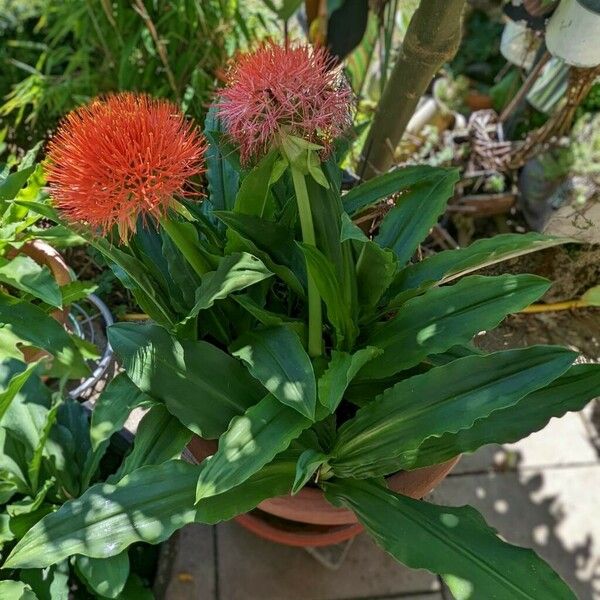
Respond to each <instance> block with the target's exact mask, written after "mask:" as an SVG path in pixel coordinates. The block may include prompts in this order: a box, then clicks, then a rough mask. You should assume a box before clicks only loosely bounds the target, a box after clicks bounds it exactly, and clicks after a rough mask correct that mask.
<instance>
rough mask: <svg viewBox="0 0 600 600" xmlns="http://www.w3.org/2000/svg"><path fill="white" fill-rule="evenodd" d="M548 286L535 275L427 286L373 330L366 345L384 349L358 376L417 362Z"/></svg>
mask: <svg viewBox="0 0 600 600" xmlns="http://www.w3.org/2000/svg"><path fill="white" fill-rule="evenodd" d="M549 287H550V284H549V283H548V281H547V280H545V279H542V278H541V277H536V276H534V275H500V276H498V277H482V276H481V275H472V276H470V277H466V278H464V279H461V280H460V281H459V282H458V283H456V284H455V285H452V286H445V287H441V288H435V289H431V290H428V291H427V292H426V293H425V294H423V295H422V296H418V297H416V298H413V299H411V300H409V301H408V302H407V303H406V304H405V305H404V306H402V308H401V309H400V310H399V311H398V314H397V315H396V316H395V317H394V318H393V319H390V320H389V321H385V322H383V323H380V324H379V325H378V326H377V327H376V328H375V329H373V331H372V333H371V335H370V336H368V338H367V340H366V343H367V344H369V345H370V346H377V347H378V348H381V349H383V350H384V353H383V355H381V356H379V357H377V358H376V359H375V360H373V361H371V362H370V363H368V364H367V365H366V366H365V367H364V368H363V369H362V370H361V372H360V373H359V375H358V379H360V380H365V379H383V378H385V377H389V376H391V375H394V374H395V373H398V372H400V371H402V370H405V369H408V368H410V367H413V366H415V365H417V364H418V363H420V362H421V361H422V360H423V359H424V358H425V357H426V356H427V355H430V354H438V353H440V352H444V351H446V350H448V349H449V348H451V347H452V346H455V345H460V344H467V343H468V342H469V341H470V340H471V338H472V337H473V336H474V335H475V334H477V333H479V332H480V331H484V330H488V329H492V328H494V327H495V326H496V325H498V323H499V322H500V321H501V320H502V319H503V318H504V317H505V316H506V315H508V314H510V313H513V312H516V311H519V310H521V309H523V308H525V307H526V306H528V305H529V304H531V303H532V302H533V301H534V300H536V299H538V298H540V297H541V296H542V295H543V294H544V293H545V292H546V290H547V289H548V288H549Z"/></svg>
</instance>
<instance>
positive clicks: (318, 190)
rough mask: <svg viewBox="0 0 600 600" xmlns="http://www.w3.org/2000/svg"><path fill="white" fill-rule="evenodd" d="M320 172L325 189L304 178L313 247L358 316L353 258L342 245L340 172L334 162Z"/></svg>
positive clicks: (353, 314) (350, 252)
mask: <svg viewBox="0 0 600 600" xmlns="http://www.w3.org/2000/svg"><path fill="white" fill-rule="evenodd" d="M322 167H323V172H324V174H325V175H326V178H327V181H328V183H329V188H328V189H325V188H324V187H323V186H322V185H320V184H319V183H317V182H316V181H315V180H314V179H313V177H306V188H307V190H308V197H309V200H310V207H311V212H312V217H313V222H314V226H315V238H316V246H317V248H318V249H319V251H320V252H321V253H322V254H323V255H324V256H325V257H326V258H327V260H328V261H329V262H330V263H331V265H332V267H333V271H334V273H335V275H336V277H337V280H338V281H339V285H340V289H339V290H338V294H339V295H340V296H341V297H342V299H343V302H344V303H345V304H347V305H348V307H349V311H350V314H351V315H352V316H353V318H354V317H355V314H357V313H358V304H357V289H356V275H355V264H354V257H353V255H352V248H351V246H350V245H349V244H342V243H341V242H340V239H341V231H342V215H343V214H344V207H343V205H342V198H341V196H340V191H339V190H340V185H341V181H339V176H340V171H339V168H338V166H337V165H336V164H334V162H333V159H332V158H330V159H329V160H328V161H327V162H325V163H323V165H322Z"/></svg>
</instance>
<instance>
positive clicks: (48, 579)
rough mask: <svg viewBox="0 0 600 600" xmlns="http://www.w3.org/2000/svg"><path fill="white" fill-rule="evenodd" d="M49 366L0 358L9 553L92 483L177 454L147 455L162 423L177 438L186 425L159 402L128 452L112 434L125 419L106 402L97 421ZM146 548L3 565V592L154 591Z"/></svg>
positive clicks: (116, 594) (2, 500)
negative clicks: (176, 422) (57, 382)
mask: <svg viewBox="0 0 600 600" xmlns="http://www.w3.org/2000/svg"><path fill="white" fill-rule="evenodd" d="M42 373H43V370H42V369H41V365H40V364H39V363H35V364H32V363H30V364H26V363H24V362H23V361H21V360H18V359H16V358H6V357H5V356H3V360H2V361H1V363H0V390H1V391H0V394H2V411H1V412H2V416H1V419H0V448H1V454H0V465H1V467H0V468H1V469H2V470H1V473H2V475H1V484H0V520H1V522H2V535H1V537H0V544H1V546H2V555H3V556H6V555H7V554H8V552H10V550H11V548H13V547H14V546H15V544H16V543H17V542H18V541H19V540H20V539H21V538H22V537H23V536H24V535H25V534H26V532H27V531H28V530H29V529H30V528H31V527H32V526H33V525H34V524H35V523H37V522H38V521H39V520H40V519H41V518H43V517H44V516H45V515H48V514H51V513H53V512H54V511H56V510H57V509H58V508H59V507H60V506H62V505H63V504H64V503H65V502H68V501H69V500H70V499H72V498H75V497H77V496H79V495H80V494H82V493H83V491H84V490H85V489H86V488H87V487H89V485H90V482H94V481H97V480H102V481H104V480H106V479H108V480H109V481H118V480H119V479H121V478H122V477H123V476H125V475H126V474H127V473H128V472H130V471H131V470H132V469H135V468H136V467H137V466H138V464H139V463H140V461H142V462H144V463H146V464H148V462H149V461H151V460H155V461H158V462H160V461H161V460H167V459H168V458H171V456H170V455H169V456H165V455H161V451H160V450H158V449H155V450H154V453H153V457H154V458H153V459H150V458H149V457H148V456H147V455H145V454H144V448H145V447H146V445H147V440H148V436H151V435H152V433H153V431H154V430H155V429H156V428H158V427H166V428H167V429H169V430H170V432H171V435H172V438H173V440H177V439H178V437H179V436H180V435H181V432H182V431H183V430H184V428H183V427H180V428H179V430H177V429H173V428H172V427H169V425H168V421H169V415H168V413H167V411H166V410H165V409H164V407H160V406H157V407H155V408H154V409H151V410H150V411H149V412H148V413H147V414H146V416H145V417H144V418H143V419H142V421H141V423H140V426H139V436H138V438H137V440H136V443H135V445H134V447H133V448H132V449H131V452H129V454H127V456H126V457H125V458H124V454H125V453H126V452H125V451H126V449H127V448H128V445H127V444H126V443H125V441H124V440H123V439H122V438H120V437H118V436H114V437H113V438H112V439H111V434H113V433H115V431H116V429H118V428H119V425H118V423H117V427H116V428H111V427H107V423H106V417H107V416H110V415H111V414H112V415H114V407H113V410H112V413H111V412H108V413H107V411H106V409H105V407H103V406H99V407H98V410H97V412H96V414H95V418H94V419H92V421H91V423H90V421H89V419H88V416H89V415H88V409H86V408H85V407H84V406H83V405H82V404H81V403H79V402H77V401H76V400H74V399H71V398H68V397H63V395H62V394H61V393H60V391H58V390H57V389H56V387H55V386H54V385H51V384H50V382H49V381H48V380H47V381H46V382H44V381H43V380H42V378H41V377H40V375H41V374H42ZM179 439H181V438H180V437H179ZM144 440H146V441H144ZM175 443H178V442H175ZM163 450H165V449H164V448H163ZM167 452H168V451H167ZM140 552H144V549H143V546H141V545H138V546H136V547H132V548H130V549H129V552H124V553H122V554H121V555H119V556H117V557H115V558H114V559H110V560H108V561H107V560H95V559H93V558H88V557H85V556H77V555H73V556H69V557H68V558H66V559H64V560H60V561H58V562H57V563H56V564H54V565H52V566H51V567H50V568H48V569H24V570H3V572H2V577H1V579H0V597H1V598H7V599H8V598H32V599H34V600H35V599H37V598H39V599H41V598H52V599H55V598H67V597H69V598H71V597H73V598H82V597H84V598H89V597H93V598H101V599H102V598H121V599H127V598H131V599H132V600H133V599H136V600H137V599H143V598H147V597H150V598H152V597H153V596H152V595H151V594H150V591H149V589H148V584H151V583H152V576H151V574H150V576H149V574H148V573H147V572H144V570H143V569H140V567H139V565H138V561H137V560H136V558H137V556H138V555H139V554H140ZM153 554H154V564H156V560H157V556H156V553H153ZM145 555H146V557H147V559H148V558H149V559H152V553H148V552H147V551H145ZM108 572H109V573H110V577H107V573H108ZM142 576H143V579H142ZM86 592H87V593H86ZM90 595H91V596H90Z"/></svg>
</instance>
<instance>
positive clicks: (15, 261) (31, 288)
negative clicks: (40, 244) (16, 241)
mask: <svg viewBox="0 0 600 600" xmlns="http://www.w3.org/2000/svg"><path fill="white" fill-rule="evenodd" d="M0 282H2V283H5V284H7V285H10V286H12V287H14V288H17V289H18V290H21V291H22V292H26V293H28V294H31V295H32V296H35V297H36V298H39V299H40V300H42V302H45V303H46V304H49V305H50V306H57V307H61V306H62V295H61V293H60V288H59V287H58V283H56V280H55V279H54V277H53V276H52V273H51V271H50V269H49V268H48V267H46V266H41V265H39V264H38V263H36V262H35V260H33V259H32V258H30V257H29V256H26V255H24V254H18V255H17V256H15V257H14V258H12V259H10V260H8V259H6V258H4V257H3V256H0Z"/></svg>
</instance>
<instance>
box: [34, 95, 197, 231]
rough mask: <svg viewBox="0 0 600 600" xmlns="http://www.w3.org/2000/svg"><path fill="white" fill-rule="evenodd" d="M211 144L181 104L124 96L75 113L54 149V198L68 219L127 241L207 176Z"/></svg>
mask: <svg viewBox="0 0 600 600" xmlns="http://www.w3.org/2000/svg"><path fill="white" fill-rule="evenodd" d="M204 149H205V144H204V140H203V138H202V136H201V134H200V133H199V132H198V130H197V129H196V127H195V126H194V125H193V124H192V123H190V122H189V121H187V120H186V118H185V117H184V116H183V114H182V113H181V111H180V110H179V109H178V108H177V106H176V105H175V104H172V103H171V102H167V101H165V100H157V99H154V98H151V97H150V96H146V95H142V94H133V93H121V94H115V95H111V96H108V97H106V98H105V99H101V100H94V101H92V102H91V103H90V104H88V105H87V106H84V107H82V108H78V109H76V110H74V111H73V112H71V113H70V114H69V115H67V117H66V118H65V119H64V121H63V122H62V123H61V125H60V127H59V129H58V131H57V133H56V134H55V136H54V138H53V139H52V140H51V142H50V144H49V146H48V160H47V164H46V177H47V180H48V184H49V187H50V194H51V196H52V198H53V199H54V201H55V203H56V204H57V206H58V208H59V210H61V211H62V212H63V213H64V215H65V217H66V218H67V219H68V220H69V221H72V222H75V221H83V222H87V223H88V224H89V225H90V226H91V227H92V228H96V229H100V230H101V231H102V232H103V233H104V234H106V233H108V232H109V231H110V230H111V229H112V227H113V226H114V225H117V226H118V230H119V234H120V236H121V239H123V240H126V239H127V238H128V237H129V235H130V234H131V233H132V232H133V231H135V227H136V221H137V218H138V216H141V217H142V218H147V217H148V216H149V215H151V216H153V217H156V218H160V217H161V216H163V215H164V214H165V213H166V211H167V209H168V208H169V205H170V203H171V201H172V198H173V196H174V195H179V196H186V195H190V194H193V192H191V191H190V188H189V186H188V185H187V184H186V182H187V180H188V179H189V178H190V177H191V176H193V175H197V174H199V173H202V172H203V171H204V160H203V154H204Z"/></svg>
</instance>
